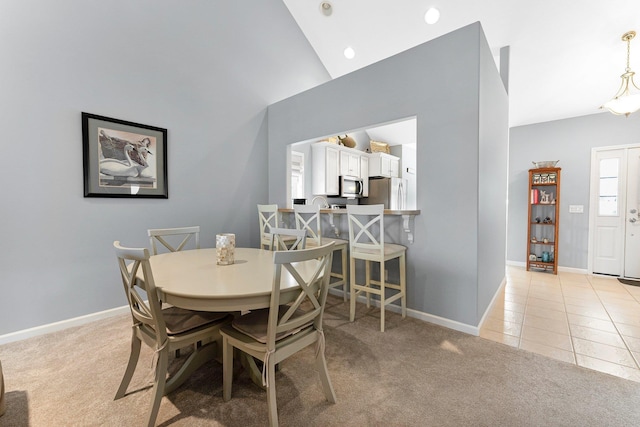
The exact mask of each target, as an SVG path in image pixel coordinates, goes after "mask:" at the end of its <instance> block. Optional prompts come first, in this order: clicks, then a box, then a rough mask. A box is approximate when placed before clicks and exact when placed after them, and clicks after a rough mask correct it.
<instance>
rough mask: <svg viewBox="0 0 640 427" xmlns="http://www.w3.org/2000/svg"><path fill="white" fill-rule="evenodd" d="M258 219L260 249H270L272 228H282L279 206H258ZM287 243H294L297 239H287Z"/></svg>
mask: <svg viewBox="0 0 640 427" xmlns="http://www.w3.org/2000/svg"><path fill="white" fill-rule="evenodd" d="M258 219H259V221H260V249H269V247H270V245H271V231H270V230H271V228H279V227H280V214H279V212H278V205H277V204H271V205H258ZM284 239H285V241H287V242H288V243H287V244H289V243H293V241H295V240H296V239H295V237H288V238H287V237H285V238H284Z"/></svg>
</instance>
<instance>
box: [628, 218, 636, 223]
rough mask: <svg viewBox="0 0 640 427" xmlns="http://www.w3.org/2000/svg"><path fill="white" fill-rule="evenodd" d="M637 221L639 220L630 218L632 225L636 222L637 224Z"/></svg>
mask: <svg viewBox="0 0 640 427" xmlns="http://www.w3.org/2000/svg"><path fill="white" fill-rule="evenodd" d="M636 221H637V219H635V218H629V222H630V223H632V224H633V223H634V222H636Z"/></svg>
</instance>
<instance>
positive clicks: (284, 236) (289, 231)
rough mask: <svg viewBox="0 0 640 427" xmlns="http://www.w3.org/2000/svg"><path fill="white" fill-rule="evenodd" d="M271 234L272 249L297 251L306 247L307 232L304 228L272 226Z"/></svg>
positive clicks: (270, 243) (270, 247)
mask: <svg viewBox="0 0 640 427" xmlns="http://www.w3.org/2000/svg"><path fill="white" fill-rule="evenodd" d="M269 234H270V235H271V239H270V240H269V250H270V251H295V250H299V249H304V248H306V241H307V233H306V232H305V231H304V230H298V229H296V228H279V227H272V228H271V230H270V233H269ZM292 238H294V239H295V240H292Z"/></svg>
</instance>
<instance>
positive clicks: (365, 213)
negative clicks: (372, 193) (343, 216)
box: [347, 205, 384, 254]
mask: <svg viewBox="0 0 640 427" xmlns="http://www.w3.org/2000/svg"><path fill="white" fill-rule="evenodd" d="M347 217H348V222H349V245H350V247H351V250H352V251H358V250H364V251H367V252H380V254H383V253H384V205H348V206H347Z"/></svg>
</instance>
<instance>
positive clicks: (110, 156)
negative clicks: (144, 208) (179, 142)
mask: <svg viewBox="0 0 640 427" xmlns="http://www.w3.org/2000/svg"><path fill="white" fill-rule="evenodd" d="M82 160H83V173H84V197H129V198H155V199H167V198H169V190H168V185H167V184H168V181H167V129H164V128H160V127H156V126H148V125H143V124H140V123H133V122H128V121H125V120H119V119H114V118H111V117H104V116H98V115H95V114H90V113H82Z"/></svg>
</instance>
